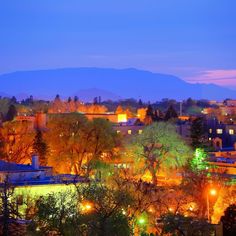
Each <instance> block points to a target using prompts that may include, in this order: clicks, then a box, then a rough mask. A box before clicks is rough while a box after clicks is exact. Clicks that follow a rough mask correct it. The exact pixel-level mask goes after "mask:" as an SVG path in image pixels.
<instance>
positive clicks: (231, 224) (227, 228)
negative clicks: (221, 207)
mask: <svg viewBox="0 0 236 236" xmlns="http://www.w3.org/2000/svg"><path fill="white" fill-rule="evenodd" d="M221 222H222V223H223V233H224V235H227V236H233V235H236V204H232V205H230V206H229V207H227V209H226V210H225V214H224V216H222V217H221Z"/></svg>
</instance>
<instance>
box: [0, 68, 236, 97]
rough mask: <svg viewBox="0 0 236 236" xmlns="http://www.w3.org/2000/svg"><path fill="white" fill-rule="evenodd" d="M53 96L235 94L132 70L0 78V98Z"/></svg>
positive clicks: (42, 72) (20, 74)
mask: <svg viewBox="0 0 236 236" xmlns="http://www.w3.org/2000/svg"><path fill="white" fill-rule="evenodd" d="M1 94H2V95H1ZM56 94H59V95H61V97H64V98H66V97H68V96H75V95H77V96H78V97H79V98H80V99H81V100H83V101H91V100H92V99H93V97H96V96H101V98H102V100H108V99H112V100H118V99H122V98H135V99H139V98H141V99H142V100H144V101H157V100H161V99H162V98H173V99H177V100H182V99H186V98H188V97H192V98H194V99H210V100H223V99H225V98H232V99H234V98H236V91H234V90H231V89H228V88H225V87H221V86H218V85H214V84H191V83H187V82H185V81H184V80H181V79H180V78H178V77H176V76H173V75H168V74H159V73H152V72H149V71H144V70H138V69H133V68H129V69H110V68H65V69H50V70H35V71H19V72H13V73H8V74H3V75H0V96H3V95H4V96H13V95H14V96H16V97H17V98H18V99H22V98H23V97H25V96H29V95H33V96H34V97H37V98H43V99H53V98H54V97H55V95H56Z"/></svg>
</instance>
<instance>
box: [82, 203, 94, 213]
mask: <svg viewBox="0 0 236 236" xmlns="http://www.w3.org/2000/svg"><path fill="white" fill-rule="evenodd" d="M92 208H93V205H92V203H90V202H83V203H81V210H82V212H84V213H88V212H90V211H91V210H92Z"/></svg>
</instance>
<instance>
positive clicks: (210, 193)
mask: <svg viewBox="0 0 236 236" xmlns="http://www.w3.org/2000/svg"><path fill="white" fill-rule="evenodd" d="M216 194H217V191H216V190H215V189H214V188H212V189H210V190H208V191H207V198H206V200H207V220H208V222H209V223H211V217H210V203H209V195H211V196H216Z"/></svg>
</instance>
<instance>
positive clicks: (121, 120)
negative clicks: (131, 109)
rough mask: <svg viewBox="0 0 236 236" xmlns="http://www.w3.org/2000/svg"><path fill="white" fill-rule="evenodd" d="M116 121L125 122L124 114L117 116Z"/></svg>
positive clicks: (125, 116)
mask: <svg viewBox="0 0 236 236" xmlns="http://www.w3.org/2000/svg"><path fill="white" fill-rule="evenodd" d="M117 119H118V123H123V122H127V115H126V114H118V115H117Z"/></svg>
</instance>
